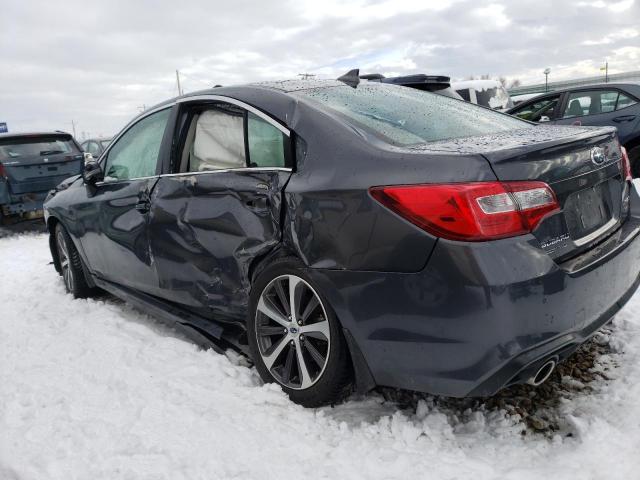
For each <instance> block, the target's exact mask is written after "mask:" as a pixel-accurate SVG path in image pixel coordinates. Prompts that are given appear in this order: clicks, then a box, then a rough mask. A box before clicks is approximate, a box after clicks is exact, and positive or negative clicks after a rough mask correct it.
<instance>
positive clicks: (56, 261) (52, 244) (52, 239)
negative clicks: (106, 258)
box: [47, 215, 96, 288]
mask: <svg viewBox="0 0 640 480" xmlns="http://www.w3.org/2000/svg"><path fill="white" fill-rule="evenodd" d="M58 225H62V228H64V229H65V230H66V231H67V233H69V229H68V228H67V227H66V226H65V224H64V223H63V222H62V221H61V220H60V219H59V218H58V217H56V216H55V215H49V218H47V230H48V231H49V250H51V257H52V258H53V266H54V268H55V269H56V272H58V273H59V274H61V275H62V268H61V266H60V258H59V257H58V248H57V247H56V235H55V233H56V227H57V226H58ZM69 238H71V241H72V242H73V246H74V247H75V248H76V250H77V251H78V254H79V255H80V259H81V260H82V262H81V264H82V271H83V272H84V278H85V280H86V282H87V284H88V285H89V287H90V288H94V287H95V286H96V284H95V281H94V280H93V275H92V274H91V272H90V271H89V268H88V267H87V259H86V258H83V257H84V251H83V250H82V249H81V248H79V247H78V242H77V241H76V240H75V239H74V238H73V236H72V235H71V234H70V233H69Z"/></svg>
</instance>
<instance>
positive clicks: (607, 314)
mask: <svg viewBox="0 0 640 480" xmlns="http://www.w3.org/2000/svg"><path fill="white" fill-rule="evenodd" d="M45 215H46V222H47V226H48V229H49V232H50V245H51V252H52V255H53V260H54V265H55V268H56V269H57V271H58V272H59V273H60V274H61V276H62V278H63V280H64V284H65V286H66V288H67V290H68V291H69V292H70V293H71V294H73V295H74V296H76V297H86V296H88V295H90V294H91V293H92V292H93V291H94V289H95V288H96V287H99V288H102V289H104V290H107V291H109V292H111V293H112V294H114V295H116V296H119V297H121V298H124V299H126V300H127V301H129V302H131V303H132V304H134V305H137V306H139V307H141V308H143V309H144V310H145V311H146V312H149V313H150V314H151V315H154V316H156V317H158V318H160V319H163V320H165V321H168V322H171V323H172V325H175V326H176V327H177V328H179V329H181V330H182V331H184V332H185V333H187V334H188V335H190V336H191V337H192V338H194V339H195V340H198V339H201V340H202V341H204V339H207V341H213V342H215V344H218V345H221V344H222V345H232V346H234V347H235V348H236V349H239V350H241V351H242V352H245V353H246V354H247V355H249V356H250V357H251V358H252V359H253V361H254V363H255V365H256V368H257V370H258V372H259V373H260V375H261V377H262V378H263V379H264V381H266V382H276V383H278V384H279V385H281V386H282V388H283V389H284V391H285V392H286V393H287V394H288V395H289V396H290V398H291V399H292V400H293V401H295V402H297V403H300V404H302V405H305V406H318V405H323V404H330V403H335V402H337V401H340V399H342V398H343V397H344V396H345V395H346V394H348V393H349V392H350V391H352V390H353V389H354V388H355V389H357V390H358V391H367V390H369V389H371V388H373V387H374V386H376V385H382V386H390V387H399V388H406V389H412V390H418V391H425V392H430V393H434V394H441V395H447V396H454V397H464V396H487V395H491V394H493V393H495V392H497V391H499V390H500V389H502V388H504V387H506V386H509V385H513V384H517V383H525V382H529V383H532V384H534V385H539V384H540V383H542V382H544V381H545V380H546V378H548V376H549V375H550V374H551V372H552V371H553V369H554V367H555V366H556V364H557V363H558V362H561V361H563V360H564V359H566V358H567V357H568V356H569V355H570V354H571V353H572V352H573V351H574V350H575V349H576V348H578V346H579V345H580V344H581V343H583V342H584V341H585V340H587V339H588V338H589V337H590V336H591V335H593V334H594V333H595V332H596V331H597V330H598V329H599V328H600V327H602V326H603V325H604V324H605V323H607V322H608V321H609V320H610V319H611V318H612V317H613V316H614V315H615V313H616V312H617V311H618V310H619V309H620V308H621V307H622V305H624V303H625V302H626V301H627V299H628V298H629V297H630V296H631V294H632V293H633V292H634V291H635V290H636V288H637V286H638V281H639V277H638V274H639V268H638V265H639V263H638V262H639V260H640V240H639V239H638V233H639V232H640V197H639V196H638V192H637V190H636V186H635V185H634V183H633V182H632V180H631V175H630V169H629V162H628V158H627V156H626V154H625V151H624V149H622V148H621V147H620V144H619V142H618V138H617V135H616V131H615V129H612V128H585V127H567V126H543V125H534V124H531V123H529V122H526V121H522V120H520V119H517V118H513V117H510V116H507V115H503V114H500V113H497V112H494V111H491V110H488V109H484V108H482V107H478V106H475V105H471V104H468V103H464V102H460V101H458V100H455V99H451V98H448V97H444V96H440V95H435V94H432V93H428V92H421V91H417V90H413V89H409V88H404V87H400V86H395V85H388V84H381V83H374V82H363V83H359V81H358V80H357V79H356V80H352V81H346V82H345V81H329V80H326V81H316V80H307V81H283V82H271V83H261V84H251V85H244V86H236V87H220V88H214V89H210V90H206V91H201V92H197V93H192V94H188V95H184V96H181V97H178V98H175V99H172V100H170V101H167V102H165V103H163V104H160V105H158V106H156V107H154V108H152V109H150V110H148V111H146V112H144V113H143V114H141V115H140V116H139V117H137V118H136V119H134V120H133V121H132V122H131V123H130V124H129V125H127V126H126V127H125V129H124V130H123V131H122V132H121V133H120V134H119V135H117V136H116V137H114V139H113V141H112V142H111V143H110V145H109V146H108V148H107V149H106V151H105V152H104V153H103V154H102V155H101V157H100V158H99V159H98V160H97V161H94V162H89V163H87V165H86V166H85V170H84V173H83V174H82V176H79V177H74V178H71V179H68V180H66V181H65V182H63V183H62V184H61V185H60V186H58V187H57V188H56V189H55V190H54V191H52V192H51V193H50V194H49V197H48V199H47V201H46V203H45Z"/></svg>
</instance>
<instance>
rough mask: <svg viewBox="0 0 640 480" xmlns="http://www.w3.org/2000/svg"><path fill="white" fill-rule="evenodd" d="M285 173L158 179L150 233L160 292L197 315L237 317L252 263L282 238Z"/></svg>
mask: <svg viewBox="0 0 640 480" xmlns="http://www.w3.org/2000/svg"><path fill="white" fill-rule="evenodd" d="M290 175H291V172H290V171H289V170H288V169H277V168H275V169H261V168H245V169H237V170H223V171H217V172H216V171H211V172H201V173H196V174H193V173H192V174H189V173H187V174H181V175H168V176H163V177H161V178H160V180H159V182H158V184H157V185H156V187H155V189H154V191H153V194H152V199H151V212H150V213H151V217H150V227H149V228H150V231H149V238H150V248H151V254H152V256H153V259H154V260H153V261H154V262H155V268H156V271H157V274H158V278H159V282H160V289H161V291H162V295H163V298H165V299H166V300H169V301H171V302H175V303H177V304H180V305H181V306H183V307H186V308H188V309H190V310H192V311H195V312H197V313H200V314H203V315H207V314H213V315H214V316H216V317H217V318H225V317H229V318H240V317H243V316H244V312H245V311H246V308H247V304H248V296H249V287H250V285H249V268H250V266H251V263H252V262H253V261H254V260H255V259H256V258H258V257H261V256H262V255H265V254H266V253H267V252H269V251H270V250H271V249H273V248H274V247H275V246H276V245H278V243H279V242H280V241H281V236H282V233H281V232H282V225H281V218H282V216H281V205H282V200H281V199H282V190H283V188H284V185H285V184H286V182H287V180H288V178H289V176H290Z"/></svg>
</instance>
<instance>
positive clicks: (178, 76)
mask: <svg viewBox="0 0 640 480" xmlns="http://www.w3.org/2000/svg"><path fill="white" fill-rule="evenodd" d="M176 81H177V82H178V95H180V96H181V95H182V88H180V72H179V71H178V70H176Z"/></svg>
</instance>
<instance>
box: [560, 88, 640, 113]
mask: <svg viewBox="0 0 640 480" xmlns="http://www.w3.org/2000/svg"><path fill="white" fill-rule="evenodd" d="M634 103H636V102H635V100H633V99H632V98H630V97H629V96H627V95H625V94H623V93H619V92H618V91H617V90H593V91H586V92H573V93H572V94H571V95H569V101H568V102H567V106H566V108H565V110H564V115H563V118H571V117H586V116H588V115H598V114H600V113H611V112H614V111H616V110H620V109H622V108H625V107H629V106H631V105H633V104H634Z"/></svg>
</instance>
